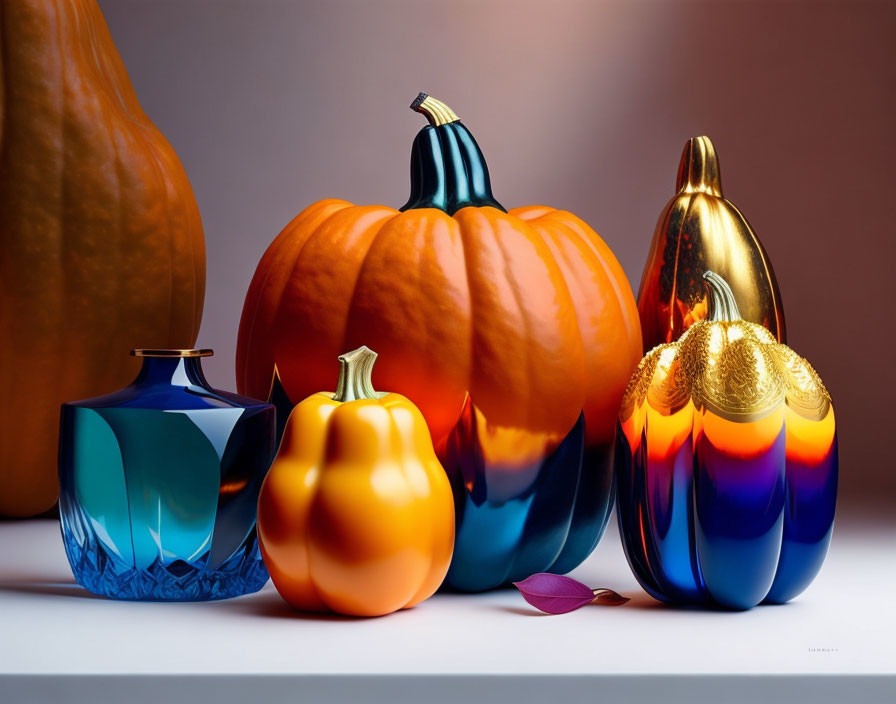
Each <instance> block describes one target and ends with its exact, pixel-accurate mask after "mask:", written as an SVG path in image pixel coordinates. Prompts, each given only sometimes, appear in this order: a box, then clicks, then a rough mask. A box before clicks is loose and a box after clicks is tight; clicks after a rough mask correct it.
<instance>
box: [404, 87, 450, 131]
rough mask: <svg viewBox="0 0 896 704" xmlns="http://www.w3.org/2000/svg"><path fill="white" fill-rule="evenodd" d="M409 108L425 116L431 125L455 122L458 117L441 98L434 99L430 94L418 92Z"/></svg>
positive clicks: (436, 125)
mask: <svg viewBox="0 0 896 704" xmlns="http://www.w3.org/2000/svg"><path fill="white" fill-rule="evenodd" d="M411 110H413V111H415V112H419V113H420V114H422V115H424V116H426V119H427V120H429V124H430V125H432V126H433V127H438V126H439V125H447V124H448V123H449V122H457V121H458V120H459V119H460V118H459V117H458V116H457V115H456V114H455V112H454V110H452V109H451V108H449V107H448V106H447V105H445V103H443V102H442V101H441V100H436V99H435V98H433V97H432V96H431V95H427V94H426V93H420V94H419V95H418V96H417V97H416V98H415V99H414V102H413V103H411Z"/></svg>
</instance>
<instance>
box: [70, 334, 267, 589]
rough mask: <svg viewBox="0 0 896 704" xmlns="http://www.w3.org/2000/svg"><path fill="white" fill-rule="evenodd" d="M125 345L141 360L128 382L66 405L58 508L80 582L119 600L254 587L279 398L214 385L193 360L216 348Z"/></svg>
mask: <svg viewBox="0 0 896 704" xmlns="http://www.w3.org/2000/svg"><path fill="white" fill-rule="evenodd" d="M131 354H133V355H135V356H138V357H142V359H143V367H142V369H141V371H140V374H139V375H138V376H137V378H136V379H135V380H134V382H133V383H132V384H131V385H130V386H128V387H126V388H124V389H122V390H121V391H117V392H115V393H112V394H109V395H107V396H100V397H97V398H93V399H89V400H86V401H77V402H74V403H66V404H64V405H63V406H62V426H61V434H60V446H59V484H60V486H59V513H60V518H61V525H62V538H63V542H64V543H65V551H66V554H67V555H68V560H69V563H70V564H71V567H72V572H74V575H75V579H76V580H77V581H78V583H79V584H81V585H82V586H83V587H85V588H86V589H88V590H90V591H91V592H94V593H95V594H101V595H104V596H108V597H112V598H116V599H142V600H156V601H199V600H206V599H224V598H227V597H234V596H239V595H241V594H249V593H251V592H255V591H258V590H259V589H261V587H262V586H263V585H264V583H265V582H266V581H267V579H268V573H267V570H266V569H265V566H264V563H263V562H262V560H261V555H260V552H259V549H258V539H257V537H256V527H255V522H256V507H257V504H258V492H259V490H260V488H261V482H262V480H263V479H264V476H265V474H266V473H267V470H268V467H269V466H270V464H271V462H272V460H273V458H274V454H275V450H276V448H275V445H274V442H275V440H274V438H275V426H276V420H275V414H274V407H273V406H271V405H270V404H267V403H264V402H262V401H256V400H254V399H250V398H246V397H244V396H238V395H237V394H233V393H228V392H225V391H218V390H215V389H212V388H211V387H210V386H209V384H208V382H207V381H206V379H205V376H204V375H203V373H202V367H201V365H200V359H201V357H204V356H208V355H210V354H212V352H211V350H134V351H132V353H131Z"/></svg>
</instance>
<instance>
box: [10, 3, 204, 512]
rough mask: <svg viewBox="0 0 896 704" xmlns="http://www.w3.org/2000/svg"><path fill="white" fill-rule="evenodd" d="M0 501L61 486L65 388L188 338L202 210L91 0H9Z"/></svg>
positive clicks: (199, 273) (119, 380) (34, 507)
mask: <svg viewBox="0 0 896 704" xmlns="http://www.w3.org/2000/svg"><path fill="white" fill-rule="evenodd" d="M0 57H2V58H0V62H2V72H0V76H2V78H0V81H2V83H0V514H2V515H8V516H30V515H34V514H38V513H41V512H43V511H46V510H47V509H49V508H51V507H52V506H53V503H54V502H55V500H56V485H57V480H56V440H57V433H58V426H59V407H60V404H61V403H62V402H64V401H71V400H75V399H80V398H84V397H87V396H96V395H97V394H101V393H103V392H105V391H111V390H113V389H116V388H119V387H121V386H123V385H125V384H127V382H128V381H130V380H131V379H132V378H133V377H134V376H135V375H136V373H137V366H135V365H136V364H137V360H135V359H134V358H132V357H129V356H128V355H127V354H126V352H127V351H128V350H129V349H130V348H133V347H192V345H193V342H194V341H195V339H196V334H197V332H198V328H199V320H200V316H201V313H202V301H203V296H204V290H205V248H204V241H203V236H202V224H201V222H200V218H199V210H198V208H197V206H196V202H195V200H194V198H193V192H192V189H191V188H190V184H189V181H188V180H187V177H186V174H185V173H184V170H183V167H182V166H181V164H180V162H179V161H178V158H177V156H176V154H175V153H174V150H173V149H172V148H171V145H170V144H168V142H167V141H166V140H165V138H164V137H163V136H162V134H161V133H160V132H159V131H158V129H156V127H155V126H154V125H153V124H152V123H151V122H150V121H149V118H147V116H146V115H145V114H144V112H143V110H142V109H141V108H140V105H139V103H138V102H137V97H136V95H135V94H134V90H133V88H132V86H131V83H130V80H129V79H128V76H127V73H126V72H125V68H124V65H123V64H122V62H121V58H120V57H119V55H118V52H117V51H116V49H115V46H114V44H113V42H112V38H111V36H110V35H109V30H108V29H107V27H106V23H105V21H104V19H103V16H102V13H101V12H100V9H99V7H98V6H97V4H96V2H94V1H93V0H42V1H38V2H34V1H28V0H3V2H2V4H0Z"/></svg>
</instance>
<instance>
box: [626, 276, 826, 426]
mask: <svg viewBox="0 0 896 704" xmlns="http://www.w3.org/2000/svg"><path fill="white" fill-rule="evenodd" d="M703 279H704V281H705V284H706V286H707V289H708V290H709V304H710V310H709V315H708V316H707V317H706V319H704V320H701V321H699V322H697V323H695V324H694V325H692V326H691V327H690V328H688V330H687V331H686V332H685V333H684V334H683V335H682V336H681V338H680V339H679V340H678V342H673V343H669V344H664V345H659V346H657V347H654V348H653V349H652V350H651V351H650V352H648V353H647V355H646V356H645V357H644V359H642V360H641V363H640V364H639V365H638V368H637V369H636V370H635V373H634V375H633V376H632V378H631V380H630V381H629V384H628V387H627V388H626V390H625V396H624V397H623V400H622V409H621V411H620V418H622V419H623V420H625V419H627V418H629V417H630V416H631V415H632V413H633V411H634V409H635V408H637V407H640V406H642V405H643V404H644V402H645V401H646V402H647V403H648V404H649V405H650V407H651V408H653V409H654V410H656V411H657V412H659V413H662V414H663V415H669V414H672V413H675V412H676V411H678V410H680V409H681V408H683V407H684V406H686V405H687V403H688V401H692V402H693V404H694V407H695V408H697V409H703V408H705V409H707V410H709V411H712V412H713V413H714V414H716V415H717V416H720V417H722V418H724V419H726V420H730V421H734V422H741V423H746V422H751V421H755V420H758V419H760V418H764V417H765V416H767V415H769V414H771V413H772V412H774V411H775V410H777V409H778V408H780V407H781V405H782V404H787V405H788V406H789V407H790V408H792V409H793V410H794V411H795V412H796V413H798V414H799V415H800V416H802V417H804V418H806V419H808V420H821V419H823V418H824V417H825V416H826V415H827V413H828V409H829V407H830V405H831V397H830V395H829V394H828V391H827V389H826V388H825V386H824V383H822V381H821V379H820V378H819V376H818V374H817V373H816V372H815V370H814V369H813V368H812V365H810V364H809V362H807V361H806V360H805V359H803V358H802V357H800V356H799V355H798V354H796V353H795V352H794V351H793V350H791V349H790V348H789V347H788V346H787V345H784V344H781V343H779V342H777V340H776V339H775V337H774V336H773V335H772V334H771V333H770V332H769V331H768V330H767V329H766V328H764V327H763V326H761V325H757V324H756V323H751V322H748V321H746V320H743V319H742V318H741V316H740V312H739V311H738V308H737V303H736V301H735V300H734V294H733V293H732V292H731V288H730V287H729V286H728V284H727V282H726V281H725V280H724V279H723V278H722V277H720V276H719V275H717V274H715V273H713V272H711V271H707V272H706V273H705V274H704V275H703Z"/></svg>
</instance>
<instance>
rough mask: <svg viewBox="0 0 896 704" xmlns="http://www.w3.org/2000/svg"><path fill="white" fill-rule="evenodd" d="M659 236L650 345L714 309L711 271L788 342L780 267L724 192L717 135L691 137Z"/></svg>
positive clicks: (645, 297) (646, 322)
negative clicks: (707, 285)
mask: <svg viewBox="0 0 896 704" xmlns="http://www.w3.org/2000/svg"><path fill="white" fill-rule="evenodd" d="M675 187H676V190H677V191H678V192H677V193H676V194H675V196H674V197H673V198H672V200H671V201H669V203H668V204H667V205H666V207H665V209H664V210H663V212H662V214H661V215H660V219H659V222H658V223H657V226H656V232H655V233H654V236H653V243H652V244H651V247H650V253H649V254H648V256H647V263H646V265H645V267H644V273H643V275H642V276H641V287H640V290H639V292H638V313H639V315H640V318H641V334H642V336H643V340H644V349H645V350H649V349H651V348H652V347H655V346H656V345H659V344H663V343H665V342H674V341H675V340H677V339H678V338H679V337H681V334H682V333H683V332H684V331H685V330H687V329H688V328H689V327H690V326H691V325H692V324H693V323H695V322H696V321H698V320H701V319H702V318H704V317H705V316H706V314H707V307H708V301H707V297H706V293H705V290H704V288H703V279H702V278H701V277H702V276H703V272H704V271H708V270H711V271H714V272H716V273H717V274H719V275H720V276H721V277H722V278H724V279H725V280H726V281H727V282H728V285H729V286H730V287H731V290H732V291H733V293H734V296H735V297H736V298H737V301H738V304H739V306H740V311H741V314H742V315H743V318H744V320H748V321H751V322H754V323H758V324H759V325H762V326H764V327H766V328H768V330H769V331H770V332H771V333H772V335H774V336H775V338H776V339H777V340H778V342H785V341H786V331H785V325H784V310H783V308H782V306H781V293H780V291H779V290H778V283H777V281H776V280H775V272H774V270H773V269H772V265H771V262H770V261H769V258H768V255H767V254H766V252H765V249H764V248H763V247H762V243H761V242H760V241H759V239H758V238H757V237H756V234H755V233H754V232H753V228H751V227H750V224H749V223H748V222H747V219H746V218H745V217H744V216H743V214H742V213H741V212H740V211H739V210H738V209H737V208H736V207H735V206H734V204H732V203H731V202H730V201H729V200H727V199H726V198H725V197H724V196H723V195H722V182H721V178H720V175H719V161H718V158H717V157H716V151H715V148H714V147H713V144H712V142H711V141H710V140H709V137H694V138H692V139H690V140H688V143H687V144H686V145H685V148H684V153H683V154H682V156H681V163H680V164H679V167H678V178H677V181H676V186H675Z"/></svg>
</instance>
